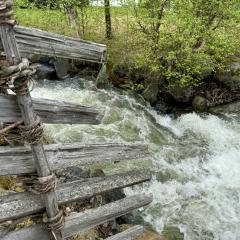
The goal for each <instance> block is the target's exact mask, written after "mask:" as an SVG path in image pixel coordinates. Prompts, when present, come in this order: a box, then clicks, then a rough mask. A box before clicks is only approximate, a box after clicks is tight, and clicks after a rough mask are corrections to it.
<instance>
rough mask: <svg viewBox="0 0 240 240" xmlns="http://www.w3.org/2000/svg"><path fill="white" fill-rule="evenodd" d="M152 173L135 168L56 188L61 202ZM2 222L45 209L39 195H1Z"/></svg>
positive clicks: (142, 179)
mask: <svg viewBox="0 0 240 240" xmlns="http://www.w3.org/2000/svg"><path fill="white" fill-rule="evenodd" d="M150 179H151V173H150V172H149V171H144V170H135V171H130V172H126V173H122V174H116V175H112V176H106V177H102V178H100V177H99V178H89V179H84V180H79V181H74V182H69V183H65V184H62V185H59V186H58V188H57V189H56V195H57V201H58V203H59V204H65V203H68V202H74V201H77V200H80V199H86V198H90V197H92V196H94V195H98V194H102V193H105V192H107V191H110V190H114V189H118V188H124V187H128V186H131V185H134V184H138V183H142V182H146V181H149V180H150ZM0 203H1V205H0V222H1V221H7V220H11V219H17V218H21V217H25V216H28V215H30V214H32V213H37V212H40V211H42V210H43V209H44V205H43V202H42V200H41V198H39V196H38V195H36V194H32V193H29V192H27V193H16V194H10V195H7V196H2V197H0Z"/></svg>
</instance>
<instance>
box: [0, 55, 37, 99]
mask: <svg viewBox="0 0 240 240" xmlns="http://www.w3.org/2000/svg"><path fill="white" fill-rule="evenodd" d="M34 73H35V70H34V69H32V68H31V67H30V66H29V61H28V59H27V58H23V59H22V61H21V62H20V63H19V64H17V65H12V66H1V70H0V89H11V90H13V91H14V92H15V93H18V94H21V95H23V94H26V93H27V92H28V91H27V88H28V84H29V81H32V78H31V76H32V75H33V74H34ZM20 80H21V81H20ZM14 85H15V86H14Z"/></svg>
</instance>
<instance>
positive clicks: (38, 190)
mask: <svg viewBox="0 0 240 240" xmlns="http://www.w3.org/2000/svg"><path fill="white" fill-rule="evenodd" d="M22 181H23V187H24V188H25V189H26V190H27V191H29V192H32V193H34V194H37V195H40V194H45V193H49V192H54V191H55V189H56V186H57V178H56V176H55V174H51V175H49V176H46V177H38V176H31V177H28V178H24V179H23V180H22Z"/></svg>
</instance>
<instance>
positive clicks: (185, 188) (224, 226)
mask: <svg viewBox="0 0 240 240" xmlns="http://www.w3.org/2000/svg"><path fill="white" fill-rule="evenodd" d="M33 96H34V97H44V98H50V99H57V100H65V101H66V100H67V101H70V102H74V103H80V104H88V105H96V106H98V107H102V108H105V109H106V115H105V117H104V119H103V123H102V124H101V125H97V126H88V125H74V126H71V125H52V126H47V127H46V130H47V132H48V133H49V134H50V135H51V136H52V137H53V138H54V139H55V140H56V141H57V142H66V143H72V142H87V143H89V142H131V141H144V142H146V143H147V144H149V147H150V150H151V152H152V159H151V162H150V161H149V162H148V163H147V164H146V163H145V165H144V164H143V165H141V166H142V167H149V168H151V169H152V170H154V172H155V176H154V180H153V181H152V182H151V183H150V185H149V186H148V187H134V188H132V189H128V190H127V194H132V193H134V192H136V191H141V192H147V193H153V194H154V202H153V203H152V204H151V206H150V207H149V208H148V209H147V210H145V211H144V212H142V215H143V216H144V219H145V221H147V222H149V223H150V224H151V225H152V226H153V227H154V228H155V229H156V230H157V231H159V232H161V231H162V230H163V228H164V226H165V225H169V224H170V225H174V226H178V227H179V228H180V229H181V231H182V232H184V235H185V239H186V240H195V239H196V240H208V239H209V240H213V239H219V240H239V239H240V174H239V172H240V123H239V122H238V121H235V120H234V119H233V120H231V119H229V120H224V119H220V118H218V117H216V116H212V115H203V116H200V115H198V114H195V113H190V114H185V115H182V116H181V117H179V118H178V119H172V118H170V117H169V116H161V115H158V114H157V113H156V112H155V111H154V110H153V109H151V108H150V107H149V106H148V105H147V104H146V103H145V102H144V101H142V100H141V99H138V100H136V99H135V98H133V97H131V96H129V95H127V94H126V93H122V92H119V91H114V90H110V89H109V90H97V89H96V88H95V86H94V84H92V83H91V82H87V81H84V80H82V79H71V80H70V79H68V80H67V81H64V82H50V81H45V82H43V83H41V84H40V85H39V86H38V87H37V88H36V89H35V90H34V91H33ZM133 166H134V164H132V165H131V164H130V163H125V165H124V166H122V168H125V169H126V168H131V167H133ZM113 168H117V169H120V167H116V166H114V167H113ZM108 170H109V166H108Z"/></svg>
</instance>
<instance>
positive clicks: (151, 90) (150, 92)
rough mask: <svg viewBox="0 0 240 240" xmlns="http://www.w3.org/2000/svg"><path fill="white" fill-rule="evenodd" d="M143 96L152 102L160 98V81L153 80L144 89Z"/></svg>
mask: <svg viewBox="0 0 240 240" xmlns="http://www.w3.org/2000/svg"><path fill="white" fill-rule="evenodd" d="M142 96H143V97H144V99H145V100H147V101H148V102H149V103H150V104H154V103H155V102H156V101H157V99H158V82H157V81H156V82H155V81H152V82H151V83H150V84H149V85H148V86H147V88H146V89H145V90H144V91H143V93H142Z"/></svg>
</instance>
